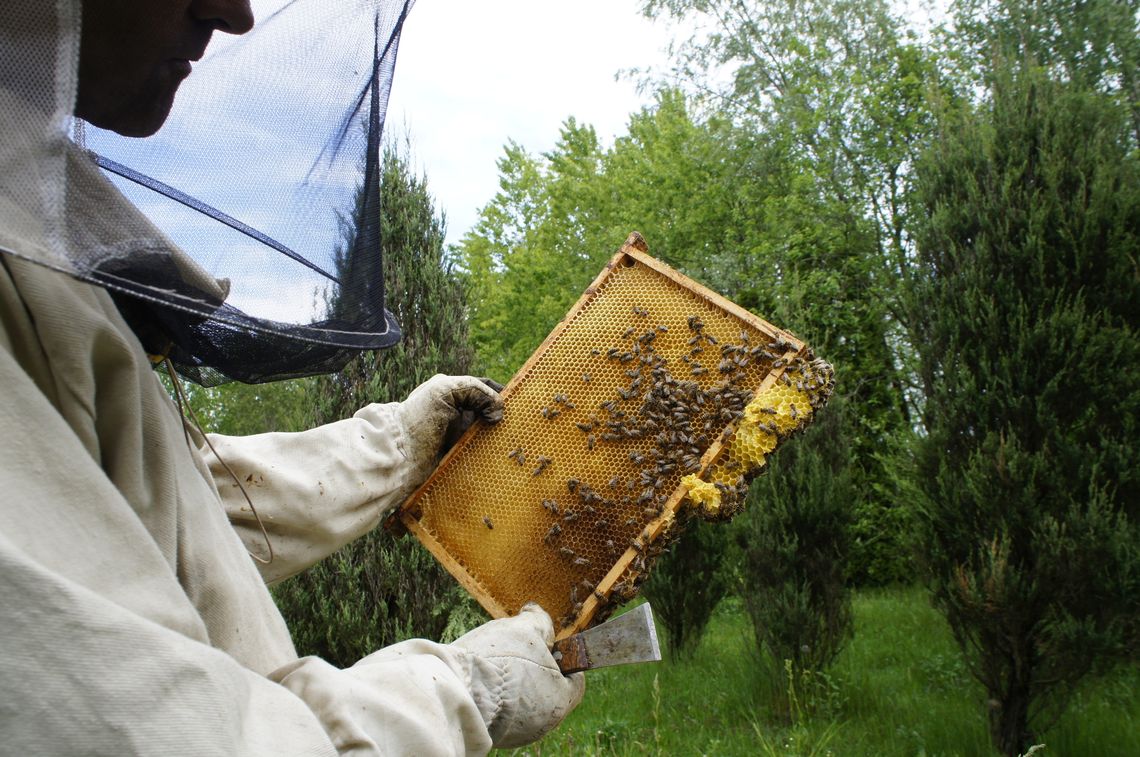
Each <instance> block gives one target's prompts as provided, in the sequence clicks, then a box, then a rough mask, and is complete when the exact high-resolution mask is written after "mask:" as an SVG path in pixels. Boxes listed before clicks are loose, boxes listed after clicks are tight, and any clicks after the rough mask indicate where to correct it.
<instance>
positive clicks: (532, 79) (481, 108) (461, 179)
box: [387, 0, 670, 243]
mask: <svg viewBox="0 0 1140 757" xmlns="http://www.w3.org/2000/svg"><path fill="white" fill-rule="evenodd" d="M638 4H639V3H638V0H577V2H573V3H568V2H556V3H555V2H536V1H535V0H483V1H482V2H474V1H473V0H417V2H416V4H415V7H414V8H413V9H412V12H411V13H410V14H409V16H408V19H407V21H406V22H405V26H404V34H403V37H402V38H401V41H400V50H399V57H398V59H397V64H396V75H395V79H394V81H393V84H392V93H391V98H390V100H389V103H388V115H387V119H388V120H387V129H388V133H389V134H390V135H391V134H404V133H406V134H408V135H409V136H410V138H411V142H412V151H413V159H414V160H415V162H416V164H417V167H418V168H419V169H420V170H421V172H423V173H425V174H426V175H427V180H428V188H429V191H431V193H432V194H433V195H434V196H435V198H436V207H437V210H442V211H444V212H445V214H446V217H447V226H448V234H447V241H448V243H458V242H459V240H460V239H462V237H463V235H464V234H465V233H466V232H467V230H468V229H469V228H471V226H473V225H474V223H475V221H476V219H477V216H478V211H479V208H480V207H482V206H483V205H486V204H487V203H488V202H489V201H490V200H491V199H492V198H493V197H494V195H495V193H496V192H497V191H498V178H499V174H498V168H497V165H496V163H497V161H498V160H499V158H501V157H502V156H503V147H504V145H506V144H507V142H508V141H510V140H513V141H515V142H517V143H519V144H520V145H522V146H523V147H525V148H526V149H527V150H528V151H529V152H531V153H534V154H537V153H541V152H544V151H547V150H550V149H551V148H553V147H554V144H555V142H556V141H557V139H558V134H559V127H560V126H561V124H562V123H563V122H564V121H565V120H566V119H567V118H568V117H570V116H573V117H574V118H576V119H577V120H578V122H579V123H587V124H591V125H593V126H594V128H595V129H596V130H597V132H598V136H599V138H600V139H601V140H602V143H603V145H607V146H608V145H610V144H612V141H613V139H614V137H615V136H619V135H621V134H624V133H625V131H626V125H627V124H628V120H629V115H630V114H631V113H633V112H635V111H637V110H639V109H640V108H641V107H642V105H644V104H647V103H649V102H650V101H651V97H650V96H649V95H642V94H639V93H638V92H637V86H636V80H635V79H634V78H632V77H624V78H622V79H620V80H617V81H615V74H617V73H618V72H619V71H622V70H626V69H631V68H646V67H651V66H658V67H660V66H661V65H662V64H663V63H664V61H665V54H664V48H665V46H666V45H667V43H668V40H669V34H670V32H669V30H668V28H667V27H666V26H665V25H664V23H663V22H652V21H650V20H648V19H645V18H643V17H642V16H641V15H640V14H639V13H638V12H637V7H638Z"/></svg>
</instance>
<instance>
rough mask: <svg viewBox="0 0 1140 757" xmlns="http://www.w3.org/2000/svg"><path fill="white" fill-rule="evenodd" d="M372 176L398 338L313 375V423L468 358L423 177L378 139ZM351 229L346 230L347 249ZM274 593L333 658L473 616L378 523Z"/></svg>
mask: <svg viewBox="0 0 1140 757" xmlns="http://www.w3.org/2000/svg"><path fill="white" fill-rule="evenodd" d="M380 186H381V197H380V206H381V240H382V245H383V266H384V285H385V288H386V297H387V306H388V308H389V309H390V310H392V312H393V313H394V314H395V315H396V318H397V320H398V321H399V323H400V325H401V328H402V329H403V333H404V338H403V341H402V342H401V343H400V344H399V345H397V346H396V347H392V348H390V349H387V350H384V351H381V352H372V353H364V354H362V355H360V356H359V357H357V358H356V359H354V360H353V361H352V362H351V363H349V365H347V366H346V367H345V368H344V370H342V371H341V372H340V373H338V374H335V375H332V376H327V377H321V378H319V379H316V380H314V382H313V390H312V392H311V396H312V406H313V414H314V417H313V419H312V420H313V423H326V422H331V421H335V420H339V419H341V418H345V417H348V416H350V415H352V414H353V413H354V412H356V410H358V409H359V408H360V407H362V406H364V405H366V404H368V403H369V402H392V401H400V400H402V399H404V398H405V397H406V396H407V395H408V394H409V393H410V392H411V391H412V389H414V388H415V387H416V386H417V385H418V384H419V383H421V382H422V381H424V380H426V379H428V378H430V377H431V376H432V375H433V374H435V373H449V374H463V373H466V372H467V371H468V368H469V365H470V362H471V353H470V350H469V349H468V346H467V340H466V335H467V333H466V327H465V320H464V295H463V290H462V288H461V286H460V285H459V284H458V283H457V281H456V280H455V278H453V277H452V276H451V274H450V272H449V271H448V270H447V267H446V260H445V256H444V252H443V240H444V224H443V219H442V218H441V217H439V216H438V215H436V213H435V208H434V204H433V201H432V198H431V195H430V194H429V193H428V188H427V182H426V179H424V178H421V177H416V176H415V175H414V174H413V173H412V168H411V161H410V158H409V155H408V150H407V148H406V147H405V148H404V149H403V150H399V149H397V148H394V147H388V148H387V149H386V150H385V153H384V157H383V162H382V171H381V185H380ZM351 233H352V230H351V229H347V230H346V237H347V241H346V245H345V249H347V250H351V249H352V246H351ZM346 262H347V261H346ZM274 595H275V598H276V599H277V602H278V605H279V606H280V608H281V610H282V613H283V614H284V615H285V617H286V620H287V621H288V623H289V626H290V628H291V629H292V632H293V637H294V642H295V644H296V645H297V647H298V650H299V652H300V653H301V654H316V655H320V656H322V657H324V658H325V659H327V660H329V661H330V662H332V663H334V664H338V665H351V664H352V663H354V662H356V660H358V659H360V658H361V657H363V656H364V655H366V654H368V653H370V652H373V651H375V650H376V649H378V648H379V647H382V646H385V645H387V644H391V643H393V642H395V641H399V640H402V639H404V638H408V637H411V636H417V637H418V636H422V637H426V638H431V639H446V638H451V637H454V636H457V635H459V634H460V633H462V632H463V631H465V630H466V629H467V627H469V626H471V625H473V624H474V623H475V622H477V620H478V618H479V617H480V616H479V610H478V609H477V608H476V607H475V605H474V604H473V603H472V601H471V600H470V598H469V597H467V595H466V593H465V592H464V591H463V589H462V588H460V587H459V585H458V584H457V583H456V582H455V580H454V579H453V578H452V577H451V576H450V575H449V574H448V573H447V572H446V571H445V570H443V568H441V567H440V566H439V564H438V563H437V562H436V560H435V559H434V558H433V557H432V556H431V555H430V554H429V553H428V552H427V551H426V550H425V549H424V548H423V547H422V546H420V544H419V543H418V542H417V541H416V540H415V539H412V538H410V537H408V538H403V539H398V538H396V537H394V536H393V535H392V534H391V533H388V532H387V531H386V530H385V529H384V528H377V529H375V530H374V531H372V532H371V533H369V534H367V535H366V536H364V537H361V538H360V539H358V540H356V541H355V542H353V543H352V544H349V545H348V546H346V547H344V548H342V549H341V550H340V551H338V552H336V553H335V554H333V555H331V556H330V557H328V558H326V559H325V560H324V561H322V562H321V563H318V564H317V565H315V566H313V567H312V568H310V569H309V570H308V571H306V572H304V573H302V574H300V575H298V576H296V577H294V578H291V579H289V580H288V581H286V582H284V583H283V584H281V585H280V586H278V587H276V589H275V592H274Z"/></svg>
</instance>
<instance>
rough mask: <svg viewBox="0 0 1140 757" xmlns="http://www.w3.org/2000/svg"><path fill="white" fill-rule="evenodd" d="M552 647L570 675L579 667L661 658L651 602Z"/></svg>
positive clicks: (563, 667)
mask: <svg viewBox="0 0 1140 757" xmlns="http://www.w3.org/2000/svg"><path fill="white" fill-rule="evenodd" d="M552 651H553V653H554V659H555V660H556V661H557V662H558V667H559V668H561V670H562V672H563V673H566V674H567V675H569V674H570V673H577V672H578V671H579V670H592V669H594V668H604V667H607V666H609V665H625V664H627V663H631V662H657V661H658V660H660V659H661V647H660V645H658V643H657V627H656V626H655V625H654V624H653V610H652V609H651V608H650V607H649V604H648V603H645V604H642V605H638V606H637V607H635V608H634V609H632V610H630V611H629V612H627V613H625V614H624V615H621V616H619V617H616V618H614V619H612V620H607V621H606V622H605V623H602V624H600V625H597V626H594V627H593V628H590V629H587V630H585V631H582V632H581V633H576V634H574V635H573V636H568V637H566V638H565V639H561V640H560V641H556V642H555V643H554V649H553V650H552Z"/></svg>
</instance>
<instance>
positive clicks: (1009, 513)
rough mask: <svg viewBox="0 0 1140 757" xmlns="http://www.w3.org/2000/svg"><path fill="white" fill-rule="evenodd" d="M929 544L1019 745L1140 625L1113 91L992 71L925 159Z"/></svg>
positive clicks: (1132, 169) (1128, 240) (1137, 363)
mask: <svg viewBox="0 0 1140 757" xmlns="http://www.w3.org/2000/svg"><path fill="white" fill-rule="evenodd" d="M916 170H917V183H918V189H917V191H918V198H919V201H920V207H922V208H923V209H924V211H925V218H924V220H923V221H922V222H921V223H920V224H919V228H918V229H917V233H916V242H917V256H918V259H917V261H916V262H917V273H916V276H915V279H914V285H913V286H912V287H911V288H910V290H909V291H908V292H907V300H908V308H909V311H910V317H911V319H912V325H913V328H914V331H913V334H912V338H913V342H914V344H915V345H916V347H917V348H918V351H919V371H920V377H921V380H922V381H923V384H924V386H925V393H926V403H925V408H924V418H923V420H924V425H925V434H924V435H922V436H921V437H920V438H919V440H918V442H917V445H916V448H915V452H914V460H913V462H914V469H913V474H914V476H913V488H914V494H915V496H916V500H917V502H918V512H919V523H920V526H921V533H920V546H921V550H920V554H921V555H922V556H923V559H924V562H925V567H926V569H927V575H928V577H929V580H930V584H931V587H932V590H933V598H934V601H935V604H936V605H937V606H938V608H939V609H940V610H941V611H942V612H943V613H944V614H945V615H946V618H947V620H948V621H949V623H950V626H951V629H952V630H953V633H954V636H955V638H956V639H957V642H958V644H959V645H960V647H961V648H962V650H963V652H964V654H965V656H966V659H967V660H968V663H969V667H970V670H971V672H972V673H973V675H974V676H975V677H976V678H977V679H978V680H979V681H980V682H981V683H982V684H983V685H984V687H985V689H986V692H987V695H988V702H987V705H986V707H987V712H988V718H989V727H990V733H991V737H992V740H993V743H994V745H995V746H996V747H997V748H998V749H999V750H1000V751H1001V752H1002V753H1003V754H1008V755H1016V754H1019V753H1022V752H1023V751H1024V750H1025V749H1026V747H1028V746H1029V745H1031V744H1032V743H1033V742H1034V741H1035V740H1036V739H1037V737H1038V736H1039V734H1040V733H1041V732H1042V731H1043V730H1044V729H1047V728H1048V727H1049V725H1050V724H1051V723H1052V722H1053V721H1054V720H1055V718H1056V717H1057V716H1058V715H1059V714H1060V713H1061V711H1062V710H1063V709H1064V707H1065V704H1066V702H1067V698H1068V695H1069V694H1071V693H1072V692H1073V690H1074V688H1075V687H1076V686H1077V685H1078V683H1079V682H1080V681H1081V680H1082V679H1083V678H1085V677H1086V676H1089V675H1092V674H1096V673H1097V672H1100V671H1103V670H1105V669H1107V668H1108V667H1110V666H1111V665H1112V664H1113V663H1114V662H1116V661H1118V660H1120V659H1124V658H1127V657H1128V656H1129V655H1134V654H1135V652H1136V650H1137V639H1138V636H1137V628H1138V622H1140V599H1138V597H1140V591H1138V590H1140V456H1138V455H1137V452H1136V440H1137V438H1140V437H1138V433H1137V432H1138V418H1140V414H1138V410H1140V340H1138V339H1137V326H1138V323H1140V269H1138V268H1137V260H1140V161H1138V155H1137V152H1136V145H1135V144H1134V143H1133V142H1132V140H1131V137H1130V135H1129V118H1128V113H1127V111H1126V109H1125V108H1121V107H1120V106H1119V105H1118V104H1116V103H1114V102H1113V100H1112V99H1111V98H1109V97H1106V96H1104V95H1102V94H1098V93H1095V92H1092V91H1089V90H1082V89H1080V88H1079V84H1076V83H1069V84H1061V83H1057V82H1053V81H1050V80H1049V79H1048V78H1047V77H1046V76H1045V75H1043V74H1042V72H1041V70H1040V69H1035V68H1034V67H1032V66H1029V65H1025V66H1022V67H1020V68H1019V69H1016V70H1015V69H1012V68H1006V69H1005V70H1004V71H1001V70H999V71H998V72H997V73H996V74H995V76H994V79H993V89H992V93H991V97H990V101H989V103H988V104H987V105H985V106H983V107H980V108H973V109H972V108H963V110H962V111H959V112H957V113H948V114H946V115H945V117H944V128H943V133H942V135H941V137H940V138H939V139H938V140H936V142H935V144H934V145H933V146H932V148H931V150H930V151H929V153H928V154H927V155H926V156H925V158H924V159H923V160H922V161H921V162H920V163H919V164H918V166H917V169H916Z"/></svg>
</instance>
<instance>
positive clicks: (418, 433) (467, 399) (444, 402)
mask: <svg viewBox="0 0 1140 757" xmlns="http://www.w3.org/2000/svg"><path fill="white" fill-rule="evenodd" d="M496 387H497V389H502V387H501V386H499V385H498V384H495V382H493V381H490V380H489V379H478V378H473V377H471V376H444V375H443V374H436V375H435V376H432V377H431V378H430V379H428V380H427V381H425V382H424V383H422V384H420V385H419V386H417V387H416V388H415V389H414V390H413V391H412V393H411V394H410V395H408V398H407V399H406V400H404V401H403V402H402V403H400V423H401V425H402V426H403V428H404V435H405V439H406V443H405V445H404V454H405V455H406V456H407V458H408V463H409V464H410V466H411V471H412V473H411V474H410V476H409V478H410V481H409V484H410V485H411V488H415V487H416V486H419V485H420V484H422V483H423V482H424V481H425V480H426V479H427V477H428V475H430V474H431V472H432V471H433V470H434V469H435V466H436V464H437V463H439V460H440V458H441V457H443V454H444V453H445V452H446V451H447V450H448V449H450V448H451V445H453V444H455V442H456V441H457V440H458V439H459V437H460V436H462V435H463V432H464V431H466V430H467V427H468V426H470V425H471V424H472V423H474V422H475V419H476V418H482V419H483V420H484V421H486V422H487V423H498V422H499V421H500V420H502V418H503V398H502V397H500V396H499V392H498V391H497V389H496Z"/></svg>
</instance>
